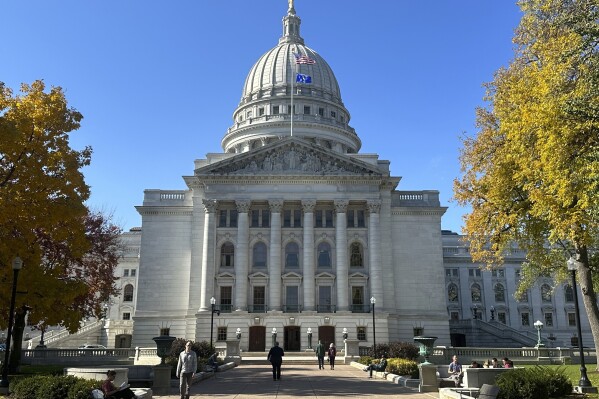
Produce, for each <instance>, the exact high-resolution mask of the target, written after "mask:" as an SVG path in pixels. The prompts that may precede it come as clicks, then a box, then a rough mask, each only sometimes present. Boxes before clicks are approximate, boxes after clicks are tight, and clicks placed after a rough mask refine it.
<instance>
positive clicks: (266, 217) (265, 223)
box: [262, 209, 270, 227]
mask: <svg viewBox="0 0 599 399" xmlns="http://www.w3.org/2000/svg"><path fill="white" fill-rule="evenodd" d="M269 226H270V211H269V210H268V209H263V210H262V227H269Z"/></svg>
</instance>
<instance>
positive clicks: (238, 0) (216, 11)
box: [0, 0, 521, 231]
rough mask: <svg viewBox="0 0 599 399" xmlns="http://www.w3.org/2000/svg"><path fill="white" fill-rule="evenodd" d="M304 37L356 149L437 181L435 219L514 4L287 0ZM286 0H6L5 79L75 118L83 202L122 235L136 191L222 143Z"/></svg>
mask: <svg viewBox="0 0 599 399" xmlns="http://www.w3.org/2000/svg"><path fill="white" fill-rule="evenodd" d="M295 9H296V11H297V15H298V16H299V17H300V18H301V19H302V25H301V34H302V37H303V38H304V40H305V42H306V45H307V46H308V47H310V48H312V49H314V50H315V51H316V52H318V53H319V54H320V55H321V56H323V57H324V58H325V59H326V60H327V62H328V63H329V65H330V66H331V67H332V68H333V71H334V72H335V75H336V77H337V80H338V82H339V85H340V87H341V95H342V98H343V101H344V103H345V106H346V108H347V109H348V110H349V112H350V113H351V116H352V119H351V121H350V125H351V126H353V127H354V128H355V129H356V132H357V134H358V135H359V136H360V138H361V139H362V149H361V150H360V152H362V153H378V154H379V155H380V158H381V159H387V160H390V161H391V173H392V175H394V176H401V177H402V180H401V182H400V184H399V187H398V189H399V190H439V191H440V193H441V202H442V205H443V206H447V207H449V209H448V210H447V213H446V214H445V216H444V217H443V221H442V227H443V228H444V229H450V230H454V231H460V228H461V226H462V220H461V217H462V215H463V214H464V213H465V212H466V211H467V210H466V209H463V208H459V207H458V206H457V204H456V203H455V202H452V201H451V197H452V195H453V194H452V184H453V179H454V178H456V177H457V176H459V173H460V170H459V163H458V154H459V148H460V146H461V143H460V136H461V135H462V133H466V134H469V135H473V134H474V133H475V132H476V129H475V108H476V107H477V106H481V105H485V104H484V102H483V96H484V89H483V86H482V85H483V83H484V82H488V81H490V80H492V78H493V74H494V72H495V71H496V70H497V69H498V68H500V67H502V66H507V65H508V63H509V61H510V60H511V59H512V56H513V44H512V38H513V35H514V29H515V28H516V27H517V25H518V23H519V20H520V17H521V13H520V10H519V9H518V7H517V6H516V4H515V2H514V1H511V0H500V1H497V0H454V1H448V0H429V1H424V0H423V1H414V0H386V1H382V0H379V1H372V0H370V1H366V0H345V1H341V0H296V1H295ZM286 11H287V1H285V0H254V1H248V0H219V1H200V0H174V1H154V0H146V1H141V0H127V1H123V0H102V1H91V0H90V1H81V0H69V1H66V0H65V1H63V0H55V1H47V0H20V1H16V0H12V1H10V0H9V1H3V2H2V3H1V4H0V14H1V15H2V23H1V24H0V37H2V38H3V39H2V41H1V42H0V54H1V55H2V60H1V62H0V81H2V82H4V83H5V84H6V85H7V86H9V87H11V88H13V90H15V91H17V89H18V87H19V85H20V83H21V82H27V83H31V82H32V81H34V80H36V79H43V80H44V81H45V82H46V84H47V85H49V86H50V85H52V86H61V87H62V88H63V89H64V90H65V92H66V96H67V99H68V101H69V104H70V105H71V106H72V107H74V108H76V109H77V110H79V111H80V112H81V113H82V114H83V115H84V120H83V122H82V127H81V128H80V129H79V130H78V131H76V132H73V133H72V134H71V143H72V146H73V147H75V148H78V149H80V148H83V146H85V145H91V146H92V147H93V149H94V154H93V158H92V164H91V166H89V167H86V168H85V169H84V170H83V172H84V173H85V176H86V181H87V183H88V184H89V185H90V186H91V189H92V196H91V199H90V200H89V204H90V205H91V206H92V207H93V208H95V209H100V210H103V211H105V212H110V213H113V215H114V221H115V222H116V223H118V224H120V225H121V226H122V227H123V228H124V229H125V230H128V229H129V228H131V227H135V226H141V217H140V216H139V215H138V213H137V212H136V210H135V208H134V207H135V206H136V205H141V204H142V201H143V190H145V189H168V190H170V189H185V188H186V186H185V183H184V182H183V179H182V178H181V176H184V175H192V174H193V161H194V160H195V159H200V158H205V154H206V153H209V152H222V149H221V146H220V142H221V139H222V137H223V136H224V134H225V132H226V129H227V128H228V127H229V126H231V125H232V114H233V111H234V110H235V108H236V107H237V105H238V102H239V100H240V98H241V90H242V87H243V83H244V81H245V78H246V76H247V74H248V72H249V70H250V68H251V67H252V65H253V64H254V63H255V62H256V61H257V60H258V58H259V57H260V56H261V55H262V54H263V53H265V52H266V51H268V50H269V49H270V48H272V47H274V46H275V45H276V44H277V43H278V39H279V37H280V36H281V32H282V25H281V19H282V17H283V16H284V15H285V14H286Z"/></svg>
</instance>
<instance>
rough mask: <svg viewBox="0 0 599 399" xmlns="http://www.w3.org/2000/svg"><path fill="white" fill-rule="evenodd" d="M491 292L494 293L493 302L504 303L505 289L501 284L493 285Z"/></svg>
mask: <svg viewBox="0 0 599 399" xmlns="http://www.w3.org/2000/svg"><path fill="white" fill-rule="evenodd" d="M493 291H495V302H505V287H504V286H503V284H499V283H497V284H495V287H494V288H493Z"/></svg>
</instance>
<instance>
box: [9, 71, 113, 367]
mask: <svg viewBox="0 0 599 399" xmlns="http://www.w3.org/2000/svg"><path fill="white" fill-rule="evenodd" d="M21 93H22V95H17V96H13V92H12V91H11V90H10V89H9V88H7V87H6V86H5V85H4V84H3V83H1V82H0V282H2V283H3V284H4V287H9V286H10V284H11V282H12V270H11V267H10V265H11V263H12V259H13V258H14V257H15V256H19V257H21V258H22V260H23V262H24V267H23V270H22V271H21V273H20V274H19V281H18V295H17V298H16V309H17V311H16V312H15V313H16V315H15V328H14V330H13V334H14V338H15V339H14V344H15V349H17V350H15V351H14V352H13V353H15V354H16V355H18V354H20V350H18V349H20V344H21V338H22V333H23V328H24V325H25V316H26V315H27V313H28V312H30V315H29V322H30V324H31V323H32V324H40V323H41V325H44V324H48V325H54V324H59V325H64V326H66V327H67V328H68V329H69V330H70V331H72V332H73V331H76V330H77V328H78V326H79V321H80V320H81V319H82V318H85V317H89V316H93V315H100V313H101V309H100V307H101V303H102V302H103V301H104V302H105V301H107V300H108V297H109V296H110V295H113V294H115V293H116V289H115V287H114V279H115V277H114V274H113V271H114V268H115V267H116V264H117V259H118V258H117V251H118V246H117V243H116V242H117V241H118V235H119V234H120V229H119V228H118V227H116V226H114V225H112V224H111V223H110V221H109V218H106V217H104V216H103V215H101V214H100V213H94V212H90V211H89V210H88V208H87V207H86V205H85V201H86V200H87V199H88V197H89V187H88V186H87V185H86V184H85V181H84V177H83V174H82V173H81V171H80V169H81V168H82V167H84V166H86V165H88V164H89V163H90V160H91V153H92V151H91V148H90V147H86V148H84V149H83V150H81V151H77V150H74V149H72V148H71V147H70V145H69V133H70V132H72V131H75V130H77V129H78V128H79V126H80V121H81V119H82V115H81V114H80V113H79V112H77V111H76V110H75V109H73V108H69V107H68V105H67V101H66V99H65V97H64V94H63V92H62V89H61V88H60V87H53V88H51V89H50V90H49V92H45V85H44V83H43V82H42V81H35V82H34V83H32V84H31V85H27V84H23V85H22V86H21ZM9 302H10V290H9V289H2V290H0V312H1V315H0V326H2V327H4V328H5V327H6V324H7V318H6V316H7V315H8V312H9V311H8V308H7V304H8V303H9ZM18 346H19V347H18ZM17 363H18V362H17V361H16V359H15V362H11V366H16V365H17Z"/></svg>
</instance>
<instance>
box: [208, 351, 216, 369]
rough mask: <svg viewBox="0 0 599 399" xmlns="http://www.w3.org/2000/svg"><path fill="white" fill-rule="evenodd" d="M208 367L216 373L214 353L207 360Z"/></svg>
mask: <svg viewBox="0 0 599 399" xmlns="http://www.w3.org/2000/svg"><path fill="white" fill-rule="evenodd" d="M208 367H210V368H211V369H212V370H214V371H215V372H216V371H218V361H217V360H216V353H213V354H212V356H210V357H209V358H208Z"/></svg>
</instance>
